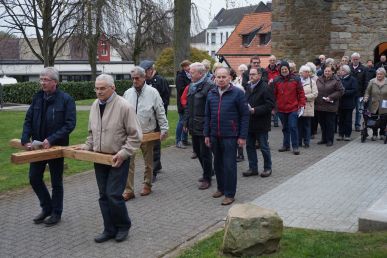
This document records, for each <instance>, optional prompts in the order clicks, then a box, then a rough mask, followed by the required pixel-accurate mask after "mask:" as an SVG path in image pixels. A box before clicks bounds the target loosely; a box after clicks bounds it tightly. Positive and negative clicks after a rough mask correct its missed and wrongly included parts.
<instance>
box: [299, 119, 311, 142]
mask: <svg viewBox="0 0 387 258" xmlns="http://www.w3.org/2000/svg"><path fill="white" fill-rule="evenodd" d="M311 125H312V117H308V116H302V117H299V118H298V145H300V146H302V142H304V144H305V145H309V144H310V135H311V131H312V129H311Z"/></svg>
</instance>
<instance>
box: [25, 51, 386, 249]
mask: <svg viewBox="0 0 387 258" xmlns="http://www.w3.org/2000/svg"><path fill="white" fill-rule="evenodd" d="M260 64H261V60H260V57H259V56H253V57H251V59H250V63H249V64H240V66H239V67H238V69H237V71H234V70H233V69H230V68H228V67H224V66H223V65H222V64H220V63H216V64H214V66H213V68H212V70H211V63H210V61H208V60H203V61H202V62H194V63H191V62H190V61H189V60H184V61H182V62H181V70H180V71H178V72H177V74H176V91H177V108H178V109H177V110H178V114H179V120H178V123H177V126H176V147H177V148H187V146H188V145H190V144H191V143H190V142H189V140H188V135H191V138H192V149H193V155H192V158H197V159H198V161H199V164H200V166H201V170H202V176H201V177H200V178H199V180H198V181H199V183H200V184H199V186H198V188H199V189H200V190H205V189H208V188H210V187H211V184H212V178H213V176H214V175H215V177H216V191H214V192H213V194H212V197H213V198H220V197H224V198H223V200H222V202H221V205H230V204H232V203H233V202H234V201H235V195H236V190H237V162H240V161H243V160H244V148H246V153H247V159H248V170H247V171H244V172H243V173H242V175H243V176H244V177H251V176H258V175H260V176H261V177H269V176H270V175H271V174H272V172H273V170H272V160H271V150H270V146H269V132H270V130H271V126H272V123H273V126H274V127H278V126H279V121H280V122H281V125H282V133H283V140H282V145H281V146H279V149H278V151H279V152H287V151H292V153H293V154H294V155H300V154H301V150H300V149H301V148H302V147H303V148H304V150H305V151H307V149H308V148H310V147H311V139H313V138H314V137H315V135H316V133H317V127H318V125H320V128H321V139H320V140H319V141H318V142H317V144H325V145H326V146H328V147H329V146H332V145H333V144H334V141H335V139H334V137H335V132H336V131H337V132H338V137H337V138H336V140H338V141H350V140H351V133H352V129H353V126H354V129H355V130H356V131H360V129H361V122H362V120H361V118H362V117H361V114H362V111H364V109H367V110H368V111H369V112H370V113H371V114H373V115H374V116H378V120H377V122H378V123H376V124H374V126H373V127H372V129H373V135H372V137H371V139H372V140H373V141H375V140H377V136H378V135H379V138H380V139H383V138H384V137H386V136H385V134H386V122H387V79H386V68H387V61H386V56H384V55H382V56H381V57H380V63H378V64H377V65H375V67H373V63H372V62H371V61H368V62H367V67H366V66H364V65H363V64H362V63H361V62H360V55H359V54H358V53H353V54H352V55H351V57H348V56H344V57H342V59H341V60H340V61H336V60H334V59H332V58H326V57H325V56H324V55H320V56H319V58H316V59H315V60H313V62H307V63H306V64H303V65H301V67H300V69H299V70H297V66H296V64H295V62H293V61H291V60H287V61H286V60H277V59H276V57H275V56H273V55H272V56H270V57H269V65H268V66H267V67H266V68H263V67H261V65H260ZM131 79H132V81H133V87H131V88H130V89H128V90H127V91H126V92H125V93H124V95H123V97H121V96H118V94H117V93H116V92H115V85H114V79H113V77H112V76H110V75H107V74H101V75H99V76H98V77H97V78H96V81H95V88H94V90H95V92H96V96H97V99H96V100H95V101H94V103H93V104H92V106H91V111H90V116H89V126H88V137H87V139H86V142H85V144H84V145H83V147H82V149H84V150H88V151H93V152H103V153H109V154H112V155H113V156H112V162H113V165H111V166H109V165H102V164H99V163H94V169H95V175H96V180H97V185H98V189H99V205H100V209H101V214H102V218H103V223H104V226H103V228H104V230H103V232H102V233H101V234H100V235H98V236H97V237H95V239H94V240H95V242H97V243H102V242H105V241H107V240H110V239H113V238H114V239H115V240H116V241H117V242H121V241H123V240H125V239H126V238H127V236H128V232H129V229H130V227H131V220H130V218H129V215H128V211H127V207H126V205H125V201H129V200H131V199H133V198H135V194H134V180H133V178H134V172H135V152H136V150H137V149H141V152H142V155H143V158H144V164H145V170H144V181H143V186H142V190H141V192H140V195H141V196H147V195H149V194H151V193H152V184H153V183H154V182H155V181H156V179H157V173H158V171H160V170H161V169H162V165H161V151H160V141H161V140H163V139H165V138H166V137H167V136H168V130H169V123H168V119H167V113H168V112H167V111H168V105H169V97H170V91H169V85H168V82H167V81H166V80H165V79H164V78H163V77H162V76H160V75H159V74H158V73H157V71H156V69H155V66H154V63H153V62H152V61H149V60H144V61H142V62H141V63H140V65H139V66H135V67H134V68H133V70H132V71H131ZM39 82H40V84H41V91H39V92H38V93H37V94H35V95H34V96H33V101H32V104H31V106H30V108H29V109H28V111H27V114H26V118H25V122H24V126H23V133H22V137H21V143H22V145H24V146H25V148H26V149H27V150H31V149H32V148H33V143H34V141H35V142H36V141H39V142H41V145H42V147H43V148H45V149H48V148H50V147H51V146H53V145H59V146H67V145H68V144H69V134H70V133H71V132H72V131H73V129H74V128H75V125H76V111H75V102H74V100H73V99H72V98H71V97H70V96H69V95H68V94H66V93H64V92H63V91H61V90H59V89H58V88H57V86H58V83H59V73H58V71H57V70H56V69H55V68H53V67H46V68H44V70H43V71H42V72H41V74H40V81H39ZM354 110H355V121H354V123H353V121H352V117H353V112H354ZM364 123H367V118H365V119H364ZM364 123H363V128H364V127H365V126H364ZM337 127H338V130H337ZM150 132H160V139H159V140H156V141H148V142H142V136H143V133H150ZM365 132H366V130H365ZM257 148H259V149H260V151H261V153H262V157H263V170H262V171H261V172H260V171H259V166H258V156H257ZM63 162H64V161H63V158H59V159H53V160H46V161H41V162H32V163H31V164H30V170H29V178H30V183H31V185H32V188H33V190H34V191H35V193H36V195H37V197H38V199H39V201H40V206H41V209H42V210H41V213H40V214H39V215H38V216H36V217H35V218H34V219H33V221H34V223H36V224H41V223H44V224H45V225H46V226H53V225H55V224H57V223H58V222H60V220H61V214H62V209H63V165H64V163H63ZM47 164H48V165H49V168H50V174H51V184H52V194H51V195H50V194H49V192H48V189H47V187H46V185H45V183H44V181H43V173H44V169H45V167H46V165H47Z"/></svg>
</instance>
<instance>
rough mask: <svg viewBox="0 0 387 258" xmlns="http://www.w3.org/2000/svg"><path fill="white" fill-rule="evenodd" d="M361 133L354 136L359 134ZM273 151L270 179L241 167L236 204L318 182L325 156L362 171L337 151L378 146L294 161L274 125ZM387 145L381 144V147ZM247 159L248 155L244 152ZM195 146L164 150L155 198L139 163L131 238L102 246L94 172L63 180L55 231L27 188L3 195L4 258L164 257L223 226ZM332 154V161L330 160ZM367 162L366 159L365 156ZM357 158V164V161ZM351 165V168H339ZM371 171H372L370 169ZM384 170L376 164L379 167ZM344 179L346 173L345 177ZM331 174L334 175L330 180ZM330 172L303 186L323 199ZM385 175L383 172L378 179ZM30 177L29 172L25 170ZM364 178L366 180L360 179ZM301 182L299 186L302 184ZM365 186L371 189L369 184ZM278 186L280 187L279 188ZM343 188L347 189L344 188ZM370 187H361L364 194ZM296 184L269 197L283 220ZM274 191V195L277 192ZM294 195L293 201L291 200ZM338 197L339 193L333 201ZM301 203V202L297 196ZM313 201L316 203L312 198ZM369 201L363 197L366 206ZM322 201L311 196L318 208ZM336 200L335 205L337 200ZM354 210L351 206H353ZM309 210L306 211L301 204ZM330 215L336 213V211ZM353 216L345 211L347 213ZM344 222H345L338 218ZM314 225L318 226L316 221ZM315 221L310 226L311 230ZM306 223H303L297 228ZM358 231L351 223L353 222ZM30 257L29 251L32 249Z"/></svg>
mask: <svg viewBox="0 0 387 258" xmlns="http://www.w3.org/2000/svg"><path fill="white" fill-rule="evenodd" d="M356 136H358V134H356V133H355V134H354V137H356ZM269 141H270V147H271V150H272V161H273V174H272V176H270V177H268V178H261V177H253V178H244V177H242V176H241V174H242V172H243V171H245V170H247V169H248V162H247V160H246V161H244V162H241V163H238V186H237V195H236V202H235V203H246V202H250V201H253V200H254V199H256V198H257V197H259V196H262V195H264V194H266V193H268V192H270V191H271V190H273V189H276V187H278V186H280V185H281V184H283V183H284V182H285V183H286V182H288V180H289V179H290V180H292V179H293V178H295V177H297V174H299V173H300V172H301V171H302V172H301V173H302V174H303V176H302V177H297V178H298V180H299V181H301V182H302V181H304V180H309V181H311V180H312V179H313V178H315V177H316V175H315V170H318V169H320V170H322V169H321V167H319V166H315V165H314V164H315V163H318V162H319V161H320V160H321V159H327V158H330V159H332V157H336V156H337V158H344V161H346V160H350V162H348V163H349V166H350V169H351V170H353V166H351V163H352V164H358V166H361V164H362V163H361V160H360V161H359V159H361V158H363V156H349V154H347V156H345V157H343V156H342V154H340V153H337V152H335V150H338V149H340V148H341V149H344V150H345V151H343V153H351V150H352V148H355V149H356V151H357V150H359V151H362V152H363V151H366V152H367V151H368V149H365V146H366V145H370V144H372V145H375V146H376V144H374V143H371V142H369V143H366V144H364V145H359V146H358V145H357V144H356V143H355V142H351V143H350V144H348V145H346V144H347V143H346V142H337V143H335V144H334V146H333V147H330V148H328V147H326V146H320V145H317V144H316V142H317V141H318V139H315V140H312V143H311V148H309V149H307V150H305V149H302V148H301V155H299V156H295V155H293V154H292V153H291V152H286V153H279V152H278V151H277V149H278V148H279V147H280V146H281V144H282V143H281V141H282V133H281V130H280V128H273V130H272V131H271V132H270V139H269ZM383 147H384V146H383ZM359 148H360V149H359ZM244 152H245V157H246V158H247V155H246V151H244ZM191 154H192V149H191V148H187V149H185V150H181V149H177V148H175V147H170V148H167V149H163V150H162V165H163V170H162V172H161V173H160V174H159V176H158V181H157V182H156V183H155V184H154V187H153V188H152V190H153V193H152V194H151V195H149V196H146V197H142V196H140V194H139V191H140V190H141V180H142V178H143V162H142V161H141V159H138V160H136V162H137V163H138V164H137V166H136V168H137V170H136V175H135V194H136V198H135V199H134V200H131V201H129V202H127V207H128V211H129V215H130V217H131V219H132V223H133V226H132V228H131V230H130V233H129V238H128V240H127V241H125V242H123V243H119V244H118V243H116V242H115V241H108V242H106V243H103V244H96V243H94V241H93V238H94V237H95V236H96V235H97V234H99V233H100V232H101V231H102V218H101V214H100V210H99V206H98V190H97V185H96V181H95V175H94V172H93V171H89V172H84V173H80V174H77V175H73V176H69V177H66V178H65V179H64V210H63V215H62V221H61V222H60V223H59V224H58V225H57V226H54V227H52V228H46V227H44V226H43V225H35V224H33V222H32V218H33V217H34V216H36V214H38V213H39V212H40V208H39V203H38V200H37V198H36V196H35V194H34V193H33V191H32V190H31V188H26V189H22V190H17V191H12V192H8V193H3V194H0V230H1V234H0V257H7V256H9V254H12V255H15V256H19V255H24V251H25V250H27V251H28V250H31V256H29V257H40V256H44V257H139V258H141V257H146V258H151V257H159V256H162V255H163V254H166V253H168V251H169V250H173V249H174V248H175V247H177V246H179V245H180V244H182V243H184V242H186V241H187V240H189V239H191V238H193V237H195V236H196V235H198V234H200V233H202V232H203V231H205V230H206V229H208V228H209V227H211V226H213V225H215V224H217V223H218V222H219V221H222V220H223V219H224V218H225V217H226V215H227V211H228V209H229V208H230V207H223V206H221V205H220V203H221V201H222V200H221V198H220V199H214V198H212V197H211V195H212V193H213V192H215V191H216V181H215V179H214V180H213V181H212V186H211V187H210V189H207V190H203V191H201V190H198V186H199V183H198V182H197V179H198V178H199V177H201V169H200V165H199V162H198V160H197V159H195V160H192V159H190V156H191ZM329 154H331V156H328V155H329ZM364 158H366V157H364ZM258 159H259V170H260V171H262V170H263V161H262V155H261V153H260V151H259V150H258ZM357 161H358V163H356V162H357ZM340 166H341V167H344V168H345V167H346V165H340ZM365 167H368V166H365ZM380 167H381V166H380V165H379V168H380ZM343 174H344V175H346V173H343ZM327 175H329V177H327ZM332 175H335V173H333V171H330V170H327V171H325V170H324V171H321V174H319V176H318V177H317V178H318V180H319V181H321V182H317V183H314V184H312V183H311V184H304V185H302V187H305V188H308V189H310V190H311V191H313V189H314V190H315V192H316V193H320V195H321V194H323V191H320V190H318V189H319V187H320V186H321V185H322V184H323V183H324V179H326V178H331V179H332V180H333V181H337V180H341V178H340V177H339V176H337V177H332ZM379 175H380V177H382V176H383V174H379ZM26 176H27V171H26ZM364 177H365V175H364V173H363V175H362V176H361V178H359V179H362V178H364ZM345 178H347V179H351V180H352V181H351V182H353V183H357V184H358V187H360V186H361V185H362V181H361V180H354V179H353V178H352V177H350V176H348V175H347V177H345ZM299 183H300V182H299ZM374 183H375V184H378V185H379V186H378V188H380V187H382V186H383V183H381V182H380V181H379V180H375V181H374ZM367 186H368V185H367ZM280 187H281V186H280ZM341 187H344V186H341ZM367 189H368V188H364V189H363V191H366V190H367ZM298 190H299V189H297V187H296V188H291V191H293V192H294V193H292V192H287V191H285V192H281V191H277V194H275V196H272V197H271V198H269V199H268V201H267V202H268V203H273V202H270V201H271V200H277V199H281V200H284V199H285V200H286V199H288V201H287V202H284V203H283V205H284V207H285V208H286V209H287V210H289V212H290V214H285V215H284V217H285V218H286V221H295V216H293V213H295V214H297V209H298V208H299V207H298V206H297V205H298V203H299V202H300V201H301V202H302V200H303V199H302V198H304V199H305V198H306V197H305V196H303V195H300V194H298ZM273 191H274V190H273ZM335 191H337V192H336V193H337V194H336V195H339V194H340V193H341V192H340V189H335ZM379 193H380V191H378V190H376V189H372V193H368V192H367V194H370V197H372V198H375V197H376V196H377V195H378V194H379ZM292 194H294V196H296V197H297V198H296V199H294V200H291V199H290V198H288V197H290V196H292ZM336 197H338V196H336ZM300 198H301V199H300ZM311 200H312V199H311ZM367 200H368V199H362V203H363V204H364V205H363V206H364V207H365V206H366V204H367ZM317 201H318V198H316V197H313V203H316V202H317ZM331 201H332V199H329V200H328V201H327V202H321V203H319V205H317V206H314V207H313V210H312V211H313V220H316V221H318V220H317V219H316V218H321V219H320V221H321V223H323V221H324V217H323V216H322V211H321V210H322V209H325V208H330V210H332V211H333V212H334V208H335V206H334V205H332V206H330V204H331ZM333 201H334V200H333ZM348 205H349V204H348ZM300 208H304V207H300ZM307 212H308V209H305V210H302V217H303V218H308V213H307ZM333 215H335V214H334V213H333ZM349 215H351V214H347V216H349ZM340 221H342V219H341V218H340ZM312 222H313V221H312ZM312 222H310V221H308V225H309V224H311V223H312ZM299 225H300V226H302V223H301V222H300V224H299ZM348 226H349V227H352V228H353V223H352V224H351V225H348ZM27 253H28V252H27Z"/></svg>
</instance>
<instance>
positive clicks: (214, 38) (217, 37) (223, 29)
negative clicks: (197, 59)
mask: <svg viewBox="0 0 387 258" xmlns="http://www.w3.org/2000/svg"><path fill="white" fill-rule="evenodd" d="M270 11H271V3H267V4H264V3H263V2H260V3H259V4H258V5H250V6H245V7H240V8H234V9H227V10H226V9H224V8H222V9H221V10H220V11H219V12H218V14H217V15H216V16H215V17H214V19H213V20H212V21H211V22H210V24H209V25H208V28H207V29H206V30H204V31H202V32H200V33H199V34H197V35H196V36H194V37H192V39H191V42H192V43H191V46H192V47H195V48H198V49H200V50H204V51H207V52H208V54H209V55H210V56H212V58H214V59H215V60H217V61H218V59H217V57H216V53H217V52H218V50H219V49H220V48H221V47H222V46H223V44H224V43H225V42H226V40H227V39H228V37H229V36H230V35H231V33H232V32H233V31H234V29H235V27H236V26H237V25H238V24H239V22H240V21H241V20H242V18H243V16H244V15H245V14H250V13H258V12H270Z"/></svg>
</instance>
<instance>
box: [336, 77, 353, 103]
mask: <svg viewBox="0 0 387 258" xmlns="http://www.w3.org/2000/svg"><path fill="white" fill-rule="evenodd" d="M341 83H342V84H343V87H344V95H343V96H341V99H340V105H339V108H342V109H354V108H355V105H356V96H357V80H356V79H355V78H354V77H353V76H351V75H350V76H348V77H346V78H344V79H341Z"/></svg>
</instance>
